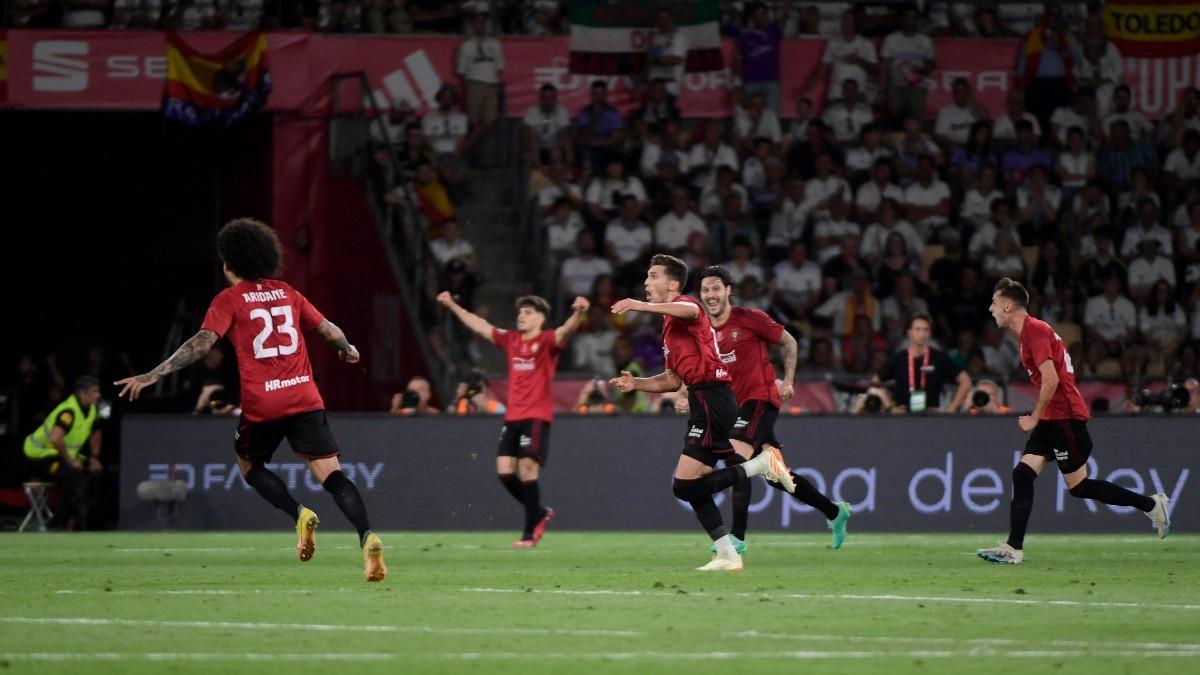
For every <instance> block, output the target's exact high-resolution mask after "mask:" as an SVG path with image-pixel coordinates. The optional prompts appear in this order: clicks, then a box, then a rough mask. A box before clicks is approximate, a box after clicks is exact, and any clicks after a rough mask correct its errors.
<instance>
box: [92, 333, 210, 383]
mask: <svg viewBox="0 0 1200 675" xmlns="http://www.w3.org/2000/svg"><path fill="white" fill-rule="evenodd" d="M219 337H220V336H218V335H217V334H216V333H214V332H212V331H211V330H207V329H204V328H202V329H200V332H199V333H196V334H195V335H193V336H192V337H191V338H189V339H188V341H187V342H184V343H183V344H182V345H180V346H179V349H177V350H175V353H174V354H172V355H171V358H169V359H167V360H166V361H163V362H162V363H160V364H158V367H157V368H155V369H154V370H152V371H150V372H148V373H142V374H141V375H134V376H133V377H127V378H125V379H123V380H117V381H116V382H114V383H113V384H115V385H118V386H120V387H121V391H120V392H118V393H117V397H118V398H120V397H122V396H124V395H125V394H126V393H127V392H128V394H129V400H131V401H132V400H134V399H136V398H137V397H138V394H140V393H141V392H142V390H143V389H145V388H146V387H149V386H150V385H152V384H154V383H155V382H158V381H159V380H161V379H162V378H164V377H166V376H167V375H170V374H171V373H174V372H177V371H180V370H183V369H184V368H187V367H188V366H190V365H192V364H193V363H195V362H196V361H199V360H200V359H202V358H204V355H205V354H207V353H208V352H209V350H211V349H212V346H213V345H214V344H216V342H217V340H218V339H219Z"/></svg>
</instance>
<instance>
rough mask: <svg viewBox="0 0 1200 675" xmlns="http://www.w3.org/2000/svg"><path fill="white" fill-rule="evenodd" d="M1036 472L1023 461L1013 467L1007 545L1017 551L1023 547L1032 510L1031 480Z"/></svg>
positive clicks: (1035, 476) (1035, 475)
mask: <svg viewBox="0 0 1200 675" xmlns="http://www.w3.org/2000/svg"><path fill="white" fill-rule="evenodd" d="M1037 476H1038V475H1037V472H1036V471H1034V470H1033V468H1032V467H1031V466H1029V465H1028V464H1025V463H1024V462H1020V463H1018V464H1017V465H1016V466H1015V467H1013V476H1012V478H1013V496H1012V504H1010V505H1009V507H1008V523H1009V524H1008V545H1009V546H1011V547H1013V548H1015V549H1017V550H1018V551H1020V550H1023V549H1024V548H1025V527H1026V526H1027V525H1029V514H1030V513H1032V512H1033V480H1034V479H1035V478H1037Z"/></svg>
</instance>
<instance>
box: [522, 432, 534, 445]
mask: <svg viewBox="0 0 1200 675" xmlns="http://www.w3.org/2000/svg"><path fill="white" fill-rule="evenodd" d="M519 443H520V445H521V447H522V448H528V447H529V446H530V445H531V444H532V443H533V438H531V437H529V436H526V435H525V434H521V440H520V441H519Z"/></svg>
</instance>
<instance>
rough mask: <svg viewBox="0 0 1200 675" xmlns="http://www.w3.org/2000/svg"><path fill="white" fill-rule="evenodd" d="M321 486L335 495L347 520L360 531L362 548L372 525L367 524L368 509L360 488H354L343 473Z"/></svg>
mask: <svg viewBox="0 0 1200 675" xmlns="http://www.w3.org/2000/svg"><path fill="white" fill-rule="evenodd" d="M321 485H322V487H324V488H325V491H326V492H328V493H329V494H331V495H333V501H335V502H337V505H338V508H339V509H341V510H342V513H343V514H345V516H346V520H349V521H350V524H351V525H354V529H355V530H358V544H359V546H362V545H363V543H364V542H365V541H366V538H367V533H368V532H370V531H371V524H370V523H369V522H367V507H366V505H365V504H363V500H362V496H361V495H359V494H358V488H356V487H354V483H352V482H350V479H349V478H346V474H344V473H342V472H341V471H334V472H333V473H331V474H329V477H328V478H326V479H325V482H324V483H322V484H321Z"/></svg>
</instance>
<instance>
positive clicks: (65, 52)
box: [33, 40, 88, 91]
mask: <svg viewBox="0 0 1200 675" xmlns="http://www.w3.org/2000/svg"><path fill="white" fill-rule="evenodd" d="M87 55H88V43H86V42H81V41H79V40H42V41H39V42H36V43H34V45H33V72H34V76H33V90H34V91H83V90H85V89H87V86H88V63H87Z"/></svg>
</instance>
